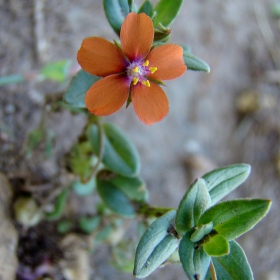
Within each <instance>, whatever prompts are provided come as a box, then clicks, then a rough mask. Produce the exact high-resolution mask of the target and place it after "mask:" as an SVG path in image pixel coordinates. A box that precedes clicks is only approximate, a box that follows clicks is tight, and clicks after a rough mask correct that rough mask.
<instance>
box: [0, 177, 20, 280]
mask: <svg viewBox="0 0 280 280" xmlns="http://www.w3.org/2000/svg"><path fill="white" fill-rule="evenodd" d="M11 198H12V190H11V186H10V184H9V182H8V180H7V177H6V176H5V175H4V174H3V173H0V279H1V280H11V279H15V275H16V270H17V257H16V248H17V240H18V235H17V231H16V229H15V227H14V224H13V220H12V219H11V215H10V203H11Z"/></svg>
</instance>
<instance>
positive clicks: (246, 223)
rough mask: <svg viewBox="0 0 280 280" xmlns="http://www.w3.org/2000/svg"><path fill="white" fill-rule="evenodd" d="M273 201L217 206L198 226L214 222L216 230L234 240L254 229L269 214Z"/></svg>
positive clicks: (202, 218)
mask: <svg viewBox="0 0 280 280" xmlns="http://www.w3.org/2000/svg"><path fill="white" fill-rule="evenodd" d="M270 206H271V201H270V200H266V199H236V200H232V201H225V202H221V203H219V204H216V205H214V206H212V207H211V208H209V209H208V210H206V211H205V212H204V213H203V214H202V215H201V217H200V218H199V220H198V226H201V225H205V224H208V223H210V222H213V226H214V230H216V231H217V232H218V234H220V235H222V236H223V237H224V238H226V239H227V240H232V239H235V238H237V237H238V236H240V235H242V234H244V233H245V232H247V231H249V230H250V229H252V228H253V227H254V226H255V225H256V224H257V223H258V222H259V221H260V220H261V219H262V218H263V217H264V216H265V215H266V214H267V212H268V210H269V208H270Z"/></svg>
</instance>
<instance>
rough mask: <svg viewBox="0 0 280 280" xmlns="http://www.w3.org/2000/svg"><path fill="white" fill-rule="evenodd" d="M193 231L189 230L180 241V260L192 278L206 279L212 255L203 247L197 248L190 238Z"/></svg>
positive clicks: (194, 279) (195, 279)
mask: <svg viewBox="0 0 280 280" xmlns="http://www.w3.org/2000/svg"><path fill="white" fill-rule="evenodd" d="M192 233H193V230H190V231H188V232H187V233H186V234H185V235H184V237H183V238H182V240H181V242H180V245H179V255H180V260H181V263H182V265H183V268H184V270H185V273H186V274H187V276H188V277H189V279H190V280H197V279H204V277H205V275H206V272H207V270H208V266H209V264H210V257H209V256H208V255H207V254H206V253H205V252H204V250H203V248H202V247H198V248H196V244H195V243H193V242H192V241H191V240H190V237H191V235H192ZM198 277H199V278H198Z"/></svg>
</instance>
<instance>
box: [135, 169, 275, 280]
mask: <svg viewBox="0 0 280 280" xmlns="http://www.w3.org/2000/svg"><path fill="white" fill-rule="evenodd" d="M249 173H250V166H249V165H246V164H237V165H232V166H227V167H224V168H220V169H216V170H213V171H212V172H209V173H207V174H205V175H204V176H203V177H202V178H200V179H197V180H196V181H195V182H194V183H193V184H192V185H191V187H190V188H189V190H188V191H187V192H186V194H185V195H184V197H183V199H182V200H181V202H180V205H179V207H178V210H177V214H176V215H175V214H174V213H175V211H171V212H168V213H166V214H165V215H163V216H162V217H161V218H159V219H158V220H156V221H155V222H154V223H153V224H152V225H151V226H150V228H148V230H147V231H146V233H145V234H144V235H143V237H142V238H141V240H140V243H139V245H138V248H137V251H136V257H135V268H134V273H135V274H136V277H138V278H142V277H146V276H147V275H149V274H147V273H148V272H149V273H151V272H152V271H153V270H155V268H156V267H157V266H158V265H159V263H158V262H153V257H152V256H155V255H158V256H160V255H164V259H160V260H161V261H162V262H163V261H165V260H166V259H167V258H168V257H169V256H170V255H171V254H172V253H173V252H174V251H175V250H176V247H175V246H174V247H172V250H173V251H172V250H164V247H163V245H160V246H159V245H158V244H164V243H162V242H163V240H165V238H166V236H168V234H169V235H171V236H173V238H175V236H176V237H177V238H181V237H182V239H181V241H180V244H179V256H180V261H181V263H182V265H183V268H184V270H185V272H186V274H187V276H188V277H189V278H190V279H194V280H196V279H201V280H202V279H211V276H210V272H209V271H208V270H209V264H210V262H212V274H213V273H216V275H217V277H218V278H217V279H229V280H230V279H234V280H235V279H236V280H237V279H253V276H252V271H251V268H250V265H249V263H248V262H247V259H246V256H245V254H244V252H243V250H242V248H241V247H240V246H239V245H238V243H236V242H235V241H234V239H235V238H237V237H239V236H240V235H242V234H244V233H245V232H247V231H249V230H250V229H252V228H253V227H254V226H255V225H256V224H257V223H258V222H259V221H260V220H261V219H262V218H263V217H264V216H265V215H266V213H267V212H268V210H269V208H270V205H271V201H270V200H266V199H236V200H232V201H224V202H221V203H218V204H214V203H216V202H217V201H218V200H220V199H221V198H223V197H224V196H225V195H227V194H228V193H230V192H231V191H232V190H234V189H235V188H237V187H238V186H239V185H240V184H241V183H243V182H244V181H245V180H246V178H247V177H248V175H249ZM213 204H214V205H213ZM211 205H212V206H211ZM173 216H174V220H173V219H171V217H173ZM167 220H168V221H169V226H168V225H167V222H166V221H167ZM162 221H165V223H164V222H162ZM162 224H164V226H162ZM174 224H175V228H174ZM163 229H165V231H164V230H163ZM170 229H172V230H170ZM163 232H164V234H165V235H164V234H163ZM147 236H148V238H147ZM151 236H152V237H151ZM163 236H164V237H163ZM169 238H170V240H173V239H172V238H171V237H169ZM149 239H151V240H161V241H160V242H159V243H156V242H154V243H153V242H152V241H148V240H149ZM149 242H152V244H153V246H151V245H150V244H151V243H149ZM169 242H171V241H168V242H167V244H166V246H167V247H166V248H171V247H170V244H171V243H170V244H169ZM147 244H149V246H148V245H147ZM152 248H153V250H152ZM159 248H160V249H159ZM146 250H147V251H146ZM167 251H168V254H167V253H166V252H167ZM143 256H144V257H143ZM139 258H140V259H141V262H140V264H141V265H139ZM144 259H145V260H144ZM156 259H157V258H156ZM147 262H148V263H147ZM147 264H148V267H152V269H150V270H147V269H146V266H147ZM235 271H238V273H235ZM205 277H206V278H205ZM238 277H239V278H238Z"/></svg>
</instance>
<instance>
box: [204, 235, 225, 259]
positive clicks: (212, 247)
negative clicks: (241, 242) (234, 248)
mask: <svg viewBox="0 0 280 280" xmlns="http://www.w3.org/2000/svg"><path fill="white" fill-rule="evenodd" d="M203 249H204V251H205V252H206V253H207V255H209V256H211V257H218V256H223V255H227V254H228V253H229V251H230V249H229V244H228V242H227V240H226V239H225V238H224V237H223V236H221V235H219V234H216V235H214V236H211V237H210V239H209V241H208V242H207V243H205V244H204V245H203Z"/></svg>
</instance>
